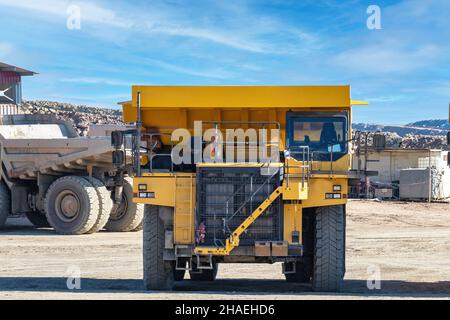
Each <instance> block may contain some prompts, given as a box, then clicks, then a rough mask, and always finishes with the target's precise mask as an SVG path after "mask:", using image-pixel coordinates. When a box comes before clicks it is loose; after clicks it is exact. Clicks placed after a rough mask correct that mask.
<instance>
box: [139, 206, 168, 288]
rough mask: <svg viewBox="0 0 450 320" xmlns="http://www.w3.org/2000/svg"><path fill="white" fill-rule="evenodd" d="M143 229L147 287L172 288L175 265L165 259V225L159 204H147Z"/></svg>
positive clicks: (145, 281) (145, 283)
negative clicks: (160, 214)
mask: <svg viewBox="0 0 450 320" xmlns="http://www.w3.org/2000/svg"><path fill="white" fill-rule="evenodd" d="M143 230H144V232H143V239H144V243H143V253H144V256H143V258H144V286H145V289H146V290H172V289H173V286H174V281H175V279H174V266H173V262H172V261H164V244H165V227H164V221H163V220H162V219H161V217H160V216H159V207H158V206H150V205H146V206H145V214H144V226H143Z"/></svg>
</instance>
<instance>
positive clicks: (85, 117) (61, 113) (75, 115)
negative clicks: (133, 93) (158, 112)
mask: <svg viewBox="0 0 450 320" xmlns="http://www.w3.org/2000/svg"><path fill="white" fill-rule="evenodd" d="M21 108H22V112H23V113H25V114H53V115H55V116H56V117H57V118H58V119H61V120H69V121H72V122H73V124H74V127H75V129H76V130H77V132H78V134H79V135H80V136H86V135H87V131H88V127H89V125H91V124H122V123H123V122H122V112H121V111H120V110H113V109H105V108H97V107H88V106H83V105H80V106H76V105H73V104H70V103H61V102H54V101H24V102H23V103H22V105H21Z"/></svg>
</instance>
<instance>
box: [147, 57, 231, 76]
mask: <svg viewBox="0 0 450 320" xmlns="http://www.w3.org/2000/svg"><path fill="white" fill-rule="evenodd" d="M142 63H144V64H148V65H151V66H155V67H158V68H161V69H165V70H169V71H172V72H175V73H180V74H185V75H190V76H196V77H204V78H212V79H229V78H232V77H234V76H235V75H234V74H233V73H232V72H230V71H226V70H223V69H221V68H214V69H207V70H204V69H194V68H187V67H182V66H179V65H175V64H171V63H167V62H164V61H159V60H156V59H143V60H142Z"/></svg>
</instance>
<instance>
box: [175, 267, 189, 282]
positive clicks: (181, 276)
mask: <svg viewBox="0 0 450 320" xmlns="http://www.w3.org/2000/svg"><path fill="white" fill-rule="evenodd" d="M185 274H186V270H176V269H175V267H174V268H173V278H174V279H175V281H183V280H184V275H185Z"/></svg>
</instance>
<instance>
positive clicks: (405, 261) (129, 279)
mask: <svg viewBox="0 0 450 320" xmlns="http://www.w3.org/2000/svg"><path fill="white" fill-rule="evenodd" d="M449 208H450V206H449V204H431V205H429V204H424V203H400V202H375V201H351V202H350V203H349V205H348V208H347V253H346V255H347V260H346V261H347V273H346V276H345V283H344V290H343V292H341V293H339V294H324V293H315V292H311V288H310V287H308V286H307V285H301V284H291V283H286V282H285V281H284V277H283V275H282V273H281V265H280V264H274V265H265V264H228V265H227V264H223V265H220V267H219V274H218V280H217V281H215V282H208V283H196V282H193V281H190V280H185V281H183V282H179V283H177V285H176V288H175V291H174V292H146V291H144V290H143V286H142V281H141V277H142V262H141V237H142V233H141V232H138V233H106V232H100V233H97V234H93V235H82V236H61V235H56V234H55V233H54V232H53V231H52V230H50V229H40V230H37V229H34V228H33V227H31V226H30V225H29V224H28V223H27V221H26V220H25V219H22V218H11V219H9V221H8V227H7V229H6V230H3V231H0V299H69V298H70V299H241V298H243V299H365V298H375V299H393V298H436V297H438V298H448V297H450V210H449ZM78 270H79V271H80V274H81V289H79V290H76V289H75V290H69V289H68V288H67V277H68V276H70V275H75V274H74V273H73V272H75V273H76V272H77V271H78ZM374 272H375V273H374ZM377 273H379V275H380V278H381V282H380V285H381V289H373V290H369V289H368V288H367V279H368V278H369V277H371V276H374V275H376V274H377ZM370 279H372V278H370ZM370 283H373V282H370Z"/></svg>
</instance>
